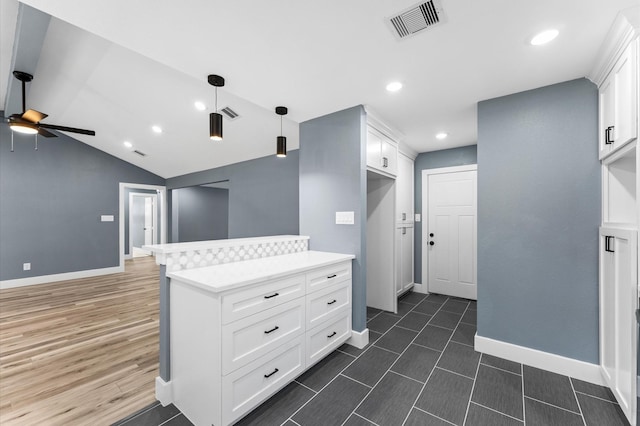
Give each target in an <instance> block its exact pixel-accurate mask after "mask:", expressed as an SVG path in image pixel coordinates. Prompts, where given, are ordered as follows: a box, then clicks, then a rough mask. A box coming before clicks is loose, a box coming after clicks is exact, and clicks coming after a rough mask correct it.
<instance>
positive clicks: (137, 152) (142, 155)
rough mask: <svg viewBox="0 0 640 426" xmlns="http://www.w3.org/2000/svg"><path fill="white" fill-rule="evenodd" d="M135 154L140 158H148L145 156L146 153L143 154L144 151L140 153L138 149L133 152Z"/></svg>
mask: <svg viewBox="0 0 640 426" xmlns="http://www.w3.org/2000/svg"><path fill="white" fill-rule="evenodd" d="M133 153H134V154H138V155H139V156H140V157H146V156H147V154H145V153H144V152H142V151H138V150H137V149H134V150H133Z"/></svg>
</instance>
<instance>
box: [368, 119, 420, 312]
mask: <svg viewBox="0 0 640 426" xmlns="http://www.w3.org/2000/svg"><path fill="white" fill-rule="evenodd" d="M400 139H401V135H400V133H399V132H397V131H396V130H394V129H393V128H391V127H389V126H388V125H387V124H386V123H384V122H383V121H382V120H380V119H379V118H378V117H377V116H376V115H375V113H373V112H371V111H370V110H369V109H367V142H366V148H367V306H369V307H373V308H378V309H382V310H385V311H390V312H397V309H398V300H397V299H398V296H399V295H402V294H403V293H405V292H406V291H408V290H410V289H411V288H412V287H413V244H414V231H413V229H414V228H413V217H414V207H413V204H414V194H413V188H414V182H413V175H414V172H413V163H414V158H415V156H412V154H411V153H407V151H408V150H407V149H404V150H401V149H400V147H399V145H400Z"/></svg>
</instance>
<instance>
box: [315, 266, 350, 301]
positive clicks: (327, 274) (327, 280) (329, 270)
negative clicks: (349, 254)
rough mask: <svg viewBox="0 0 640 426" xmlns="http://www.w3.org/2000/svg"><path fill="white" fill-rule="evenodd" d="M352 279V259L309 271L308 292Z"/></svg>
mask: <svg viewBox="0 0 640 426" xmlns="http://www.w3.org/2000/svg"><path fill="white" fill-rule="evenodd" d="M350 279H351V261H350V260H349V261H347V262H342V263H336V264H335V265H331V266H326V267H324V268H320V269H316V270H315V271H311V272H308V273H307V293H311V292H312V291H316V290H319V289H321V288H323V287H326V286H328V285H333V284H337V283H339V282H340V281H345V280H350Z"/></svg>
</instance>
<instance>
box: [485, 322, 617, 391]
mask: <svg viewBox="0 0 640 426" xmlns="http://www.w3.org/2000/svg"><path fill="white" fill-rule="evenodd" d="M475 350H476V351H478V352H482V353H485V354H487V355H493V356H497V357H500V358H504V359H507V360H509V361H514V362H518V363H520V364H526V365H530V366H532V367H536V368H541V369H544V370H547V371H551V372H553V373H558V374H562V375H563V376H570V377H573V378H576V379H579V380H583V381H585V382H589V383H594V384H596V385H600V386H604V385H605V382H604V378H603V377H602V373H601V371H600V366H599V365H597V364H591V363H589V362H584V361H580V360H577V359H573V358H567V357H564V356H561V355H556V354H552V353H549V352H543V351H540V350H537V349H531V348H527V347H524V346H518V345H514V344H512V343H506V342H502V341H499V340H494V339H490V338H488V337H482V336H478V334H476V336H475Z"/></svg>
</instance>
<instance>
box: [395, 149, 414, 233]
mask: <svg viewBox="0 0 640 426" xmlns="http://www.w3.org/2000/svg"><path fill="white" fill-rule="evenodd" d="M413 188H414V183H413V160H412V159H411V158H409V157H406V156H405V155H403V154H398V176H397V177H396V222H397V223H398V224H412V223H413V205H414V202H413V197H414V194H413Z"/></svg>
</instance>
